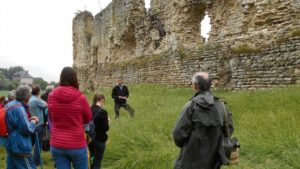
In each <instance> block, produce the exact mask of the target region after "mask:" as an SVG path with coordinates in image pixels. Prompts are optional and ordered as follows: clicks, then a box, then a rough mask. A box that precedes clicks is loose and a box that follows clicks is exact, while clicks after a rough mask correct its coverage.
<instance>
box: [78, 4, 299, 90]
mask: <svg viewBox="0 0 300 169" xmlns="http://www.w3.org/2000/svg"><path fill="white" fill-rule="evenodd" d="M144 5H145V4H144V1H143V0H113V1H112V3H111V4H110V5H109V6H108V7H107V8H106V9H104V10H103V11H101V12H100V13H98V14H97V15H96V16H95V17H93V16H92V15H91V14H90V13H89V12H82V13H80V14H78V15H77V16H76V17H75V18H74V20H73V46H74V67H75V68H76V69H77V70H78V74H79V80H80V83H81V85H82V87H83V88H85V89H87V88H91V89H95V88H98V87H101V86H111V85H113V83H114V79H115V78H116V77H118V76H122V77H123V78H124V79H125V80H126V81H127V82H128V83H144V82H146V83H161V84H172V85H188V84H189V83H190V78H191V76H192V74H193V73H195V72H196V71H200V70H203V71H209V72H210V73H211V75H212V76H213V79H214V86H215V87H226V88H229V89H235V90H246V89H256V88H267V87H276V86H279V87H280V86H285V85H288V84H295V83H299V79H300V73H299V69H300V56H299V51H300V37H299V31H300V1H299V0H285V1H283V0H274V1H270V0H226V1H223V0H207V1H205V0H163V1H162V0H152V1H151V8H150V9H149V10H148V11H146V9H145V8H144ZM206 12H207V13H208V15H209V17H210V18H211V24H212V30H211V32H210V37H209V39H208V43H207V44H205V42H204V39H203V37H201V36H200V21H201V20H202V19H203V17H204V15H205V13H206ZM297 31H298V33H297Z"/></svg>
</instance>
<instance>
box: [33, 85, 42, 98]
mask: <svg viewBox="0 0 300 169" xmlns="http://www.w3.org/2000/svg"><path fill="white" fill-rule="evenodd" d="M31 88H32V91H31V94H32V95H35V96H36V95H38V94H39V93H40V91H41V87H40V86H39V85H37V84H35V85H32V87H31Z"/></svg>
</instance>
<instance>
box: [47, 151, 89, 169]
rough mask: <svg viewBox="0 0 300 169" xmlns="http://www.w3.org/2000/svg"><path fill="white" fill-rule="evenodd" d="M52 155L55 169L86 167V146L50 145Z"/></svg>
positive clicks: (83, 168)
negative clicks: (78, 147) (65, 146)
mask: <svg viewBox="0 0 300 169" xmlns="http://www.w3.org/2000/svg"><path fill="white" fill-rule="evenodd" d="M50 151H51V154H52V157H53V159H54V161H55V165H56V168H57V169H71V163H72V165H73V168H74V169H88V156H87V148H86V147H84V148H80V149H63V148H55V147H53V146H51V147H50Z"/></svg>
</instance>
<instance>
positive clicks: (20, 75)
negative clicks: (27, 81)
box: [14, 71, 33, 78]
mask: <svg viewBox="0 0 300 169" xmlns="http://www.w3.org/2000/svg"><path fill="white" fill-rule="evenodd" d="M14 76H15V77H16V78H33V77H32V76H31V75H30V74H29V73H28V71H20V72H16V73H15V74H14Z"/></svg>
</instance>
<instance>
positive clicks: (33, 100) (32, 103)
mask: <svg viewBox="0 0 300 169" xmlns="http://www.w3.org/2000/svg"><path fill="white" fill-rule="evenodd" d="M40 91H41V88H40V86H39V85H33V86H32V92H31V94H32V96H31V97H30V100H29V103H28V105H29V111H30V115H31V116H37V117H38V118H39V122H38V123H37V124H36V129H35V131H36V134H35V135H34V141H33V143H34V144H35V146H34V154H33V160H34V163H35V165H37V166H38V165H40V161H41V159H40V152H41V147H42V143H43V132H44V109H45V108H46V107H47V106H48V105H47V103H46V102H45V101H43V100H42V99H41V98H40V97H39V96H40ZM37 141H38V143H37Z"/></svg>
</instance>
